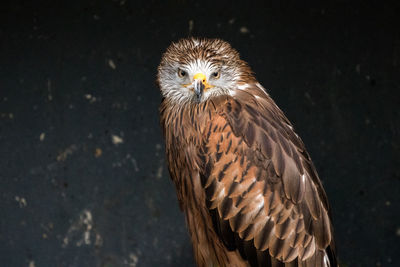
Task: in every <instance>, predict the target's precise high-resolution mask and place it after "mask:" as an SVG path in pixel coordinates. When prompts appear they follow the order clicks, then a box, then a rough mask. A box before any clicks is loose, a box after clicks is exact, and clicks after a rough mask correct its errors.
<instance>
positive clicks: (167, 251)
mask: <svg viewBox="0 0 400 267" xmlns="http://www.w3.org/2000/svg"><path fill="white" fill-rule="evenodd" d="M26 2H29V3H26ZM30 2H33V1H10V3H3V4H2V6H1V8H0V148H1V153H0V181H1V186H0V217H1V219H0V265H1V266H29V267H42V266H107V267H108V266H194V262H193V259H192V252H191V246H190V243H189V239H188V236H187V232H186V229H185V222H184V218H183V215H182V214H181V212H180V211H179V208H178V205H177V201H176V196H175V192H174V187H173V185H172V183H171V181H170V179H169V177H168V172H167V171H166V165H165V162H164V152H163V140H162V135H161V131H160V128H159V122H158V105H159V103H160V95H159V92H158V89H157V87H156V85H155V74H156V68H157V64H158V63H159V60H160V57H161V53H162V52H163V50H164V49H165V48H166V47H167V46H168V44H169V43H170V42H171V41H172V40H176V39H178V38H180V37H185V36H187V35H188V34H189V33H191V34H194V35H200V36H208V37H219V38H222V39H225V40H227V41H229V42H231V43H232V45H233V46H234V47H235V48H237V49H238V50H239V51H240V53H241V55H242V57H243V58H244V59H245V60H247V61H248V62H249V63H250V65H251V66H252V68H253V70H254V71H255V72H256V75H257V77H258V79H259V80H260V82H261V83H262V84H263V85H264V86H265V87H266V88H269V91H270V94H271V95H272V96H273V97H274V99H275V100H276V102H277V103H278V105H279V106H280V107H281V108H282V109H283V110H284V111H285V113H286V114H287V116H288V117H289V119H290V120H291V121H292V122H293V123H294V125H295V127H296V129H297V132H298V133H299V135H300V136H301V137H302V138H303V140H304V142H305V144H306V146H307V148H308V150H309V152H310V154H311V156H312V158H313V160H314V162H315V164H316V166H317V169H318V171H319V174H320V176H321V178H322V179H323V183H324V185H325V188H326V191H327V193H328V196H329V199H330V202H331V204H332V206H333V214H334V221H335V229H336V238H337V245H338V249H339V256H340V260H341V262H342V266H399V265H400V260H399V258H398V255H399V253H400V245H399V244H400V219H399V218H400V215H399V210H400V170H399V166H400V153H399V149H400V141H399V139H400V138H399V133H400V131H399V126H400V123H399V117H400V111H399V104H400V98H399V91H400V78H399V77H400V75H399V74H400V31H399V29H398V28H396V26H395V25H396V20H398V19H396V16H398V14H399V11H400V10H399V5H398V4H389V3H388V2H385V3H386V6H383V5H382V4H378V3H376V4H367V3H366V2H365V1H360V2H359V3H356V2H355V3H353V4H346V3H345V2H338V3H336V4H329V5H328V4H323V3H319V4H316V5H313V6H305V5H304V3H302V2H301V3H300V2H296V1H290V2H289V1H288V2H286V3H285V4H284V3H281V4H280V5H263V4H248V3H242V4H241V5H233V4H221V3H219V4H217V3H212V2H205V1H202V2H198V3H195V2H190V1H178V0H176V1H165V3H163V4H156V3H155V2H153V1H146V2H143V3H140V4H139V3H137V2H135V3H133V2H130V1H124V0H118V1H116V0H115V1H112V0H109V1H69V2H66V1H64V3H58V1H35V3H30Z"/></svg>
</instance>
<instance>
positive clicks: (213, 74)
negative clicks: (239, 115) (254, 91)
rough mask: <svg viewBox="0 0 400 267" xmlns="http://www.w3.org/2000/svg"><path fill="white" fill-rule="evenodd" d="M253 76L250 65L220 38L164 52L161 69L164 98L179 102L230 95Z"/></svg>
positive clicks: (188, 41)
mask: <svg viewBox="0 0 400 267" xmlns="http://www.w3.org/2000/svg"><path fill="white" fill-rule="evenodd" d="M248 76H251V77H252V74H251V71H250V69H249V68H248V66H247V64H246V63H245V62H244V61H242V60H240V58H239V54H238V53H237V51H236V50H234V49H233V48H232V47H231V46H230V45H229V44H228V43H226V42H224V41H222V40H218V39H211V40H209V39H183V40H180V41H179V42H177V43H173V44H171V46H170V47H169V48H168V49H167V51H166V52H165V53H164V55H163V58H162V60H161V63H160V66H159V67H158V83H159V86H160V90H161V93H162V95H163V97H165V98H169V100H171V101H173V102H178V103H187V102H196V103H199V102H202V101H205V100H207V99H209V98H210V97H213V96H218V95H221V94H228V95H229V94H231V92H232V91H233V90H235V88H236V87H237V84H238V83H239V82H240V81H243V79H244V78H246V77H248Z"/></svg>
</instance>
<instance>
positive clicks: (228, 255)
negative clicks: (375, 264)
mask: <svg viewBox="0 0 400 267" xmlns="http://www.w3.org/2000/svg"><path fill="white" fill-rule="evenodd" d="M199 73H200V74H199ZM202 74H204V75H202ZM158 83H159V86H160V89H161V93H162V95H163V101H162V104H161V107H160V116H161V126H162V128H163V132H164V137H165V145H166V156H167V161H168V165H169V171H170V175H171V178H172V180H173V181H174V183H175V186H176V190H177V195H178V199H179V203H180V207H181V209H182V210H183V211H184V213H185V216H186V221H187V225H188V228H189V233H190V236H191V239H192V243H193V250H194V255H195V259H196V262H197V264H198V266H221V267H222V266H238V267H239V266H240V267H241V266H337V262H336V256H335V248H334V247H335V246H334V241H333V228H332V223H331V219H330V215H329V204H328V201H327V197H326V194H325V192H324V189H323V188H322V184H321V182H320V180H319V178H318V174H317V172H316V170H315V168H314V165H313V163H312V161H311V159H310V156H309V155H308V153H307V151H306V149H305V147H304V144H303V142H302V141H301V139H300V138H299V137H298V136H297V135H296V133H295V132H294V131H293V127H292V125H291V123H290V122H289V121H288V119H287V118H286V117H285V115H284V114H283V113H282V111H281V110H280V109H279V108H278V107H277V106H276V104H275V103H274V101H273V100H272V99H271V98H270V96H269V95H268V94H267V93H266V91H265V90H264V88H263V87H262V86H261V85H260V84H259V83H258V82H257V80H256V79H255V78H254V76H253V74H252V72H251V70H250V68H249V67H248V65H247V63H245V62H244V61H243V60H241V59H240V58H239V54H238V53H237V52H236V50H234V49H233V48H232V47H231V46H230V45H229V44H228V43H226V42H224V41H221V40H218V39H211V40H209V39H193V38H192V39H184V40H181V41H179V42H177V43H173V44H172V45H171V46H170V47H169V48H168V49H167V51H166V53H165V54H164V55H163V58H162V61H161V64H160V66H159V69H158Z"/></svg>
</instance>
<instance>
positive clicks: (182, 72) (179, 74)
mask: <svg viewBox="0 0 400 267" xmlns="http://www.w3.org/2000/svg"><path fill="white" fill-rule="evenodd" d="M178 76H179V77H181V78H183V77H185V76H186V71H184V70H181V69H178Z"/></svg>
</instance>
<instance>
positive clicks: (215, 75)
mask: <svg viewBox="0 0 400 267" xmlns="http://www.w3.org/2000/svg"><path fill="white" fill-rule="evenodd" d="M219 76H221V72H220V71H216V72H213V73H212V77H213V78H214V79H219Z"/></svg>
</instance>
